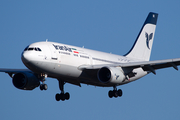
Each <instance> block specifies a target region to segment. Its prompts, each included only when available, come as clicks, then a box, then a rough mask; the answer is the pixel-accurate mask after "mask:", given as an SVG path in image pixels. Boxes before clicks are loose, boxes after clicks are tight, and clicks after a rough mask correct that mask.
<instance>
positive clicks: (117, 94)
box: [108, 86, 123, 98]
mask: <svg viewBox="0 0 180 120" xmlns="http://www.w3.org/2000/svg"><path fill="white" fill-rule="evenodd" d="M113 88H114V90H113V91H112V90H110V91H109V93H108V95H109V98H112V97H115V98H117V97H121V96H122V94H123V92H122V90H121V89H119V90H117V88H116V86H114V87H113Z"/></svg>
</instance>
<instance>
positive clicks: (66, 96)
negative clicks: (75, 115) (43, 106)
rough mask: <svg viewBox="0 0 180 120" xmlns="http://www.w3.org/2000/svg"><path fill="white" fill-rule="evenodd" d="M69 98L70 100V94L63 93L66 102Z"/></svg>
mask: <svg viewBox="0 0 180 120" xmlns="http://www.w3.org/2000/svg"><path fill="white" fill-rule="evenodd" d="M69 98H70V94H69V93H68V92H67V93H65V99H66V100H69Z"/></svg>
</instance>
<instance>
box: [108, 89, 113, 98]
mask: <svg viewBox="0 0 180 120" xmlns="http://www.w3.org/2000/svg"><path fill="white" fill-rule="evenodd" d="M108 96H109V98H112V97H113V91H112V90H110V91H109V93H108Z"/></svg>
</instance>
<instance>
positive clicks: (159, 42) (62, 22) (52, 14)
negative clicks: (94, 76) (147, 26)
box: [0, 0, 180, 120]
mask: <svg viewBox="0 0 180 120" xmlns="http://www.w3.org/2000/svg"><path fill="white" fill-rule="evenodd" d="M149 12H156V13H158V14H159V17H158V22H157V27H156V34H155V39H154V45H153V50H152V56H151V60H161V59H169V58H180V1H179V0H174V1H170V0H169V1H157V0H126V1H124V0H90V1H87V0H77V1H75V0H1V1H0V39H1V43H0V56H1V57H0V58H1V59H0V60H1V63H0V68H26V67H25V66H24V65H23V63H22V62H21V53H22V51H23V50H24V48H25V47H26V46H27V45H29V44H31V43H34V42H38V41H45V40H46V39H49V41H54V42H60V43H65V44H70V45H75V46H79V47H82V46H84V47H85V48H89V49H94V50H99V51H103V52H111V53H113V54H119V55H123V54H125V53H126V52H128V51H129V49H130V48H131V46H132V45H133V43H134V41H135V39H136V36H137V35H138V33H139V31H140V29H141V26H142V24H143V23H144V21H145V19H146V17H147V15H148V13H149ZM0 77H1V81H0V120H35V119H41V120H50V119H51V120H56V119H58V120H59V119H61V120H71V119H73V120H74V119H76V120H92V119H93V120H100V119H102V120H110V119H111V120H114V119H116V120H117V119H121V120H160V119H161V120H179V119H180V71H176V70H174V69H173V68H167V69H162V70H158V71H157V75H154V74H152V73H151V74H149V75H147V76H145V77H143V78H141V79H140V80H137V81H135V82H132V83H129V84H126V85H123V86H118V89H122V90H123V96H122V97H121V98H117V99H115V98H113V99H110V98H109V97H108V91H109V90H112V89H113V88H111V87H110V88H101V87H94V86H88V85H82V87H81V88H80V87H78V86H74V85H71V84H66V85H65V91H66V92H69V93H70V95H71V98H70V100H68V101H64V102H62V101H59V102H57V101H56V100H55V94H56V93H59V92H60V90H59V87H58V81H57V80H55V79H51V78H48V79H47V81H46V83H47V84H48V90H47V91H40V90H39V88H36V89H34V90H33V91H23V90H19V89H16V88H15V87H14V86H13V84H12V80H11V78H10V77H9V76H8V74H5V73H0Z"/></svg>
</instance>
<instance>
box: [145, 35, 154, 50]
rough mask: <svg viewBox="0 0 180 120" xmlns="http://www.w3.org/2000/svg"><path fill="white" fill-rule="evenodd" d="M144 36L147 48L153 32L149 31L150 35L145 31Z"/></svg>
mask: <svg viewBox="0 0 180 120" xmlns="http://www.w3.org/2000/svg"><path fill="white" fill-rule="evenodd" d="M145 36H146V45H147V48H148V49H150V48H149V41H150V40H152V38H153V33H151V34H150V35H148V33H145Z"/></svg>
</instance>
